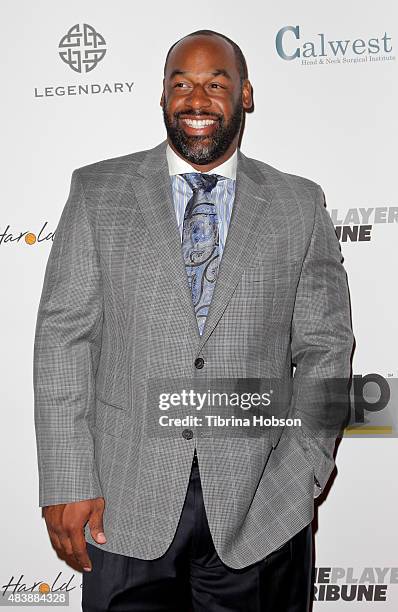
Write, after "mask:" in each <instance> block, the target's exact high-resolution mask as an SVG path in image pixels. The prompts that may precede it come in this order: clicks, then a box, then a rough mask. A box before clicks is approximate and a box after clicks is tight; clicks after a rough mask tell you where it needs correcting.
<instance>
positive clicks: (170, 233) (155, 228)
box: [132, 141, 200, 346]
mask: <svg viewBox="0 0 398 612" xmlns="http://www.w3.org/2000/svg"><path fill="white" fill-rule="evenodd" d="M166 144H167V141H163V142H162V143H161V144H160V145H158V146H157V147H155V148H154V149H151V151H149V152H148V154H147V156H146V157H145V159H144V161H143V162H142V163H141V165H140V166H139V168H138V170H137V172H138V173H139V176H138V177H136V178H135V179H134V181H132V187H133V190H134V192H135V195H136V199H137V202H138V205H139V207H140V210H141V212H142V215H143V217H144V221H145V223H146V225H147V227H148V228H149V230H150V232H151V234H152V237H153V241H154V244H155V245H157V247H158V250H159V258H161V259H162V261H163V264H164V267H165V269H166V270H167V273H168V275H169V281H170V286H171V287H173V288H174V289H175V291H177V293H178V295H179V298H180V299H179V300H178V304H179V312H176V313H175V316H176V317H179V318H180V319H182V320H184V319H186V317H187V316H188V319H189V326H190V329H191V334H190V338H191V340H192V345H193V346H196V345H197V342H198V340H199V338H200V334H199V329H198V324H197V321H196V317H195V311H194V307H193V303H192V297H191V293H190V289H189V285H188V278H187V273H186V270H185V265H184V260H183V257H182V250H181V239H180V233H179V230H178V225H177V219H176V214H175V209H174V204H173V193H172V188H171V180H170V175H169V170H168V164H167V158H166V154H165V149H166Z"/></svg>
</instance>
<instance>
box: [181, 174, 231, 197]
mask: <svg viewBox="0 0 398 612" xmlns="http://www.w3.org/2000/svg"><path fill="white" fill-rule="evenodd" d="M181 176H182V177H183V178H184V179H185V180H186V182H187V183H188V185H189V186H190V188H191V189H192V191H198V190H199V189H203V191H204V192H205V193H206V192H210V191H211V190H212V189H214V187H215V186H216V184H217V181H218V179H219V178H221V177H220V176H219V175H218V174H204V173H201V172H187V173H185V174H181Z"/></svg>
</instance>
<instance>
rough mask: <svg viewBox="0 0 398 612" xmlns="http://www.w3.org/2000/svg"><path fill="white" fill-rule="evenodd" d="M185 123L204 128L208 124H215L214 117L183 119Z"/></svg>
mask: <svg viewBox="0 0 398 612" xmlns="http://www.w3.org/2000/svg"><path fill="white" fill-rule="evenodd" d="M183 121H184V123H186V124H187V125H189V126H190V127H193V128H203V127H206V126H207V125H213V123H215V121H214V119H183Z"/></svg>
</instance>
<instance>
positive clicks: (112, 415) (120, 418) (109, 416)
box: [95, 397, 126, 438]
mask: <svg viewBox="0 0 398 612" xmlns="http://www.w3.org/2000/svg"><path fill="white" fill-rule="evenodd" d="M125 420H126V411H125V409H124V408H121V407H119V406H115V405H114V404H108V403H107V402H105V401H103V400H102V399H100V398H99V397H97V398H96V402H95V427H96V429H98V430H100V431H103V432H105V433H107V434H109V435H111V436H114V437H116V438H119V437H120V436H122V435H123V432H124V431H125Z"/></svg>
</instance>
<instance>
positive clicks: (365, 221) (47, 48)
mask: <svg viewBox="0 0 398 612" xmlns="http://www.w3.org/2000/svg"><path fill="white" fill-rule="evenodd" d="M3 14H4V16H3V20H2V23H3V31H2V41H3V49H2V51H3V52H2V59H3V62H4V64H3V66H2V79H1V87H2V93H1V99H2V102H3V104H4V106H3V117H2V118H3V129H2V136H3V137H2V162H1V166H2V169H3V173H2V181H1V195H2V207H1V220H0V221H1V222H0V257H1V264H2V268H1V269H2V290H3V291H2V299H1V303H0V308H1V310H2V319H1V320H2V335H1V338H2V351H1V360H2V363H1V372H2V393H1V400H2V402H1V407H2V419H3V436H2V438H3V439H2V444H1V446H0V448H1V465H2V470H1V492H2V500H3V501H2V504H1V527H2V533H1V553H0V555H1V556H0V581H1V589H2V590H4V589H5V588H6V585H9V586H8V587H7V590H8V591H10V590H12V591H14V590H15V589H16V590H23V589H31V588H32V585H33V584H34V583H35V582H36V583H38V582H43V583H44V582H46V583H48V584H49V585H50V588H52V589H57V588H59V587H60V586H61V585H62V583H68V586H67V588H68V589H70V607H71V609H73V610H76V611H77V610H79V609H80V597H81V590H80V585H81V574H79V573H77V572H75V571H73V570H71V568H69V567H68V566H67V565H66V564H65V563H63V562H62V561H60V560H59V559H58V558H57V556H56V554H55V552H54V551H53V549H52V548H51V545H50V541H49V539H48V536H47V532H46V528H45V524H44V521H43V519H42V518H41V510H40V509H39V507H38V479H37V467H36V449H35V439H34V425H33V393H32V352H33V337H34V326H35V320H36V313H37V307H38V302H39V297H40V292H41V287H42V282H43V275H44V269H45V264H46V261H47V257H48V254H49V250H50V247H51V232H54V231H55V229H56V225H57V222H58V219H59V216H60V214H61V210H62V208H63V206H64V203H65V201H66V197H67V194H68V190H69V183H70V176H71V173H72V170H73V169H74V168H76V167H79V166H82V165H84V164H87V163H91V162H93V161H96V160H100V159H103V158H107V157H113V156H116V155H122V154H126V153H130V152H133V151H138V150H141V149H146V148H149V147H151V146H154V145H155V144H157V143H158V142H160V140H163V138H164V136H165V131H164V127H163V120H162V114H161V109H160V106H159V99H160V94H161V82H162V70H163V63H164V57H165V53H166V51H167V49H168V48H169V46H170V45H171V44H172V43H173V42H174V41H175V40H177V39H178V38H180V37H182V36H183V35H184V34H186V33H188V32H191V31H193V30H196V29H199V28H211V29H214V30H218V31H221V32H223V33H225V34H227V35H228V36H230V37H231V38H233V39H234V40H236V42H237V43H238V44H239V45H240V46H241V48H242V50H243V52H244V53H245V56H246V58H247V62H248V66H249V73H250V78H251V81H252V84H253V86H254V100H255V112H254V113H253V114H251V115H249V116H248V117H247V121H246V132H245V136H244V138H243V143H242V150H243V152H245V153H246V154H247V155H249V156H252V157H255V158H258V159H261V160H263V161H265V162H267V163H269V164H271V165H273V166H276V167H277V168H279V169H281V170H284V171H286V172H290V173H295V174H300V175H302V176H306V177H308V178H311V179H313V180H315V181H316V182H318V183H319V184H321V185H322V187H323V189H324V191H325V194H326V199H327V206H328V209H329V212H330V213H331V215H332V218H333V220H334V222H335V225H336V226H337V225H341V224H343V225H349V226H350V227H351V230H350V231H351V233H355V232H357V231H359V233H360V235H361V236H363V237H366V236H368V237H370V240H369V239H368V240H359V241H351V240H349V239H348V240H344V241H343V240H342V251H343V254H344V257H345V266H346V269H347V272H348V276H349V282H350V289H351V299H352V310H353V325H354V332H355V336H356V341H357V348H356V353H355V360H354V373H355V375H356V376H358V377H360V376H366V375H368V374H370V373H376V374H379V375H380V376H382V377H383V378H384V379H386V381H387V384H388V387H389V388H390V390H391V398H390V401H389V403H388V404H387V406H386V407H385V408H383V409H382V410H380V411H378V412H368V411H365V423H364V425H365V426H369V425H371V426H372V427H373V429H371V430H369V429H368V430H365V431H367V432H368V433H369V431H370V432H371V433H372V436H371V437H369V436H366V435H364V430H362V431H361V432H360V433H359V432H357V433H352V432H351V433H350V432H348V434H347V436H346V437H345V439H344V440H343V441H342V444H341V445H340V448H339V452H338V456H337V466H338V476H337V478H336V480H335V481H334V483H333V486H332V487H331V490H330V492H329V494H328V497H327V499H326V501H325V502H324V503H322V504H321V506H320V508H319V513H318V530H317V533H316V546H317V553H316V567H317V568H333V571H330V572H329V571H328V570H324V571H323V573H322V572H321V575H320V576H319V584H318V585H317V586H318V587H320V583H324V586H323V587H322V588H321V597H328V598H329V601H328V602H327V603H320V602H316V603H315V604H314V610H328V611H329V610H333V611H335V612H337V611H340V610H346V609H348V608H349V607H352V608H353V609H355V610H373V611H375V612H379V611H381V610H386V611H387V610H388V611H395V610H397V605H398V586H397V584H396V583H397V582H398V568H397V566H398V556H397V550H398V548H397V544H398V542H397V540H398V537H397V528H396V513H397V501H398V499H397V498H398V492H397V486H396V464H397V459H398V448H397V440H396V435H394V432H395V433H396V431H395V429H396V422H395V419H396V408H397V391H396V379H397V377H398V364H397V359H396V344H397V327H398V324H397V316H396V308H397V289H396V261H397V249H398V247H397V227H398V226H397V216H398V215H397V214H396V213H397V211H398V209H397V207H398V194H397V167H396V155H395V151H396V146H395V145H396V136H397V112H396V109H397V108H398V86H397V61H396V59H395V47H396V45H397V44H398V30H397V28H398V26H397V24H398V9H397V7H396V5H395V4H394V3H392V2H389V1H388V0H379V1H378V2H377V3H373V2H363V1H361V0H351V1H349V2H347V1H346V0H335V1H334V2H333V3H329V4H326V5H325V4H324V3H319V2H316V1H315V0H303V1H302V2H294V1H293V0H285V2H283V3H280V4H279V5H278V4H277V3H272V4H271V3H269V4H268V6H267V5H264V4H263V3H261V2H258V1H254V0H246V2H245V3H243V4H242V3H239V4H238V3H231V2H230V1H228V0H218V2H217V3H214V2H210V1H208V0H202V1H201V2H200V3H198V5H197V6H195V5H192V3H186V2H182V1H180V0H170V2H169V3H167V4H164V3H160V2H155V1H153V0H147V1H146V2H145V3H139V4H138V3H133V2H128V1H127V0H119V1H118V2H117V3H113V5H112V4H111V3H109V2H104V1H103V0H95V1H94V0H86V1H85V2H84V3H82V2H81V0H69V2H67V3H54V2H51V0H36V2H30V1H29V0H19V1H17V2H14V3H9V4H8V7H7V9H6V10H4V7H3ZM76 24H80V27H82V24H89V25H90V26H92V27H93V28H94V29H95V30H96V31H97V32H98V33H99V34H101V35H102V37H103V39H104V45H103V46H101V45H99V47H98V49H99V50H101V49H106V53H105V56H104V57H103V59H102V60H101V61H99V62H98V64H97V65H96V66H95V67H94V68H93V69H92V70H91V71H90V72H87V73H85V72H80V73H79V72H76V71H75V70H73V69H72V68H71V66H70V65H68V64H67V63H65V62H64V61H63V60H62V59H61V57H60V55H59V51H60V49H59V48H58V47H59V43H60V41H61V39H62V37H64V36H65V34H67V32H68V30H70V28H72V26H74V25H76ZM286 26H292V27H293V28H295V29H294V30H292V29H290V30H288V31H286V33H285V34H284V35H282V48H280V49H279V51H280V53H281V52H282V51H283V52H284V53H285V54H286V55H292V54H293V53H294V51H295V50H296V49H300V53H301V57H296V58H295V59H292V60H287V59H283V58H282V57H281V55H280V54H278V51H277V48H276V44H275V41H276V35H277V33H278V32H279V31H280V30H281V29H282V28H284V27H286ZM297 26H299V27H298V28H297ZM70 40H72V38H71V39H70ZM73 40H76V39H73ZM339 40H340V41H343V42H341V43H337V41H339ZM355 40H357V42H356V43H354V41H355ZM330 41H331V43H330ZM333 41H334V42H333ZM344 41H350V42H348V43H346V42H344ZM97 42H98V41H97ZM353 43H354V46H353ZM322 45H323V49H322ZM339 46H340V50H339ZM345 47H347V48H346V50H345V54H343V51H342V49H343V50H344V49H345ZM333 49H334V51H336V54H335V52H334V51H333ZM61 50H62V49H61ZM63 50H64V51H65V50H66V48H65V47H64V48H63ZM311 52H312V53H313V55H312V57H308V55H307V57H306V60H307V61H309V60H310V59H311V60H315V59H316V61H317V63H316V64H304V63H303V62H302V60H303V54H310V53H311ZM314 54H317V57H314ZM343 58H345V60H347V59H349V60H356V61H343ZM331 59H335V60H336V59H340V62H334V63H331V62H330V60H331ZM320 60H322V63H321V62H320ZM75 67H76V66H75ZM115 83H121V84H122V86H119V87H116V92H115V91H114V89H115ZM107 84H108V87H106V85H107ZM79 85H80V86H83V87H87V86H89V87H88V88H87V90H88V91H93V93H81V94H80V95H73V94H74V93H76V92H78V86H79ZM68 86H70V87H69V92H68V89H67V88H68ZM73 86H75V87H73ZM91 86H93V87H91ZM46 88H47V89H46ZM57 88H58V89H57ZM60 88H63V89H60ZM109 89H110V90H111V91H109ZM98 90H99V92H98V93H96V92H97V91H98ZM63 91H64V92H66V93H69V94H70V95H60V94H61V93H62V92H63ZM56 94H58V95H56ZM351 209H354V210H351ZM361 209H362V210H361ZM388 221H390V222H388ZM43 226H44V229H42V228H43ZM355 226H371V227H370V228H369V227H365V228H364V227H362V229H361V230H358V228H356V227H355ZM41 229H42V231H41V233H40V230H41ZM345 232H347V229H345V230H343V232H342V233H343V234H344V233H345ZM46 236H49V238H50V239H48V240H44V238H45V237H46ZM29 242H30V243H32V244H29ZM358 380H359V378H358ZM367 394H368V399H369V401H371V396H372V394H373V396H374V397H373V399H377V395H378V392H377V389H375V388H374V385H373V388H372V386H371V385H368V386H367ZM355 403H356V405H357V406H359V405H360V400H359V398H356V401H355ZM394 423H395V427H394ZM391 425H393V427H392V433H391V429H390V426H391ZM59 574H60V575H59ZM58 575H59V576H58ZM57 576H58V578H57ZM54 581H56V582H55V583H54ZM361 581H365V582H364V583H363V584H364V585H365V586H366V587H367V589H368V592H369V591H370V590H371V591H372V592H373V598H377V597H379V598H380V597H381V598H384V599H385V601H379V602H376V601H373V602H366V601H344V600H343V599H342V595H343V593H344V589H343V588H341V586H342V585H344V584H350V585H352V584H356V583H361ZM12 585H14V586H12ZM23 585H25V586H23ZM371 585H379V586H378V587H377V588H376V586H371ZM380 585H386V586H387V588H382V587H381V586H380ZM326 587H327V589H326ZM36 588H37V586H36ZM324 592H325V593H326V595H323V593H324ZM333 599H334V601H331V600H333Z"/></svg>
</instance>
